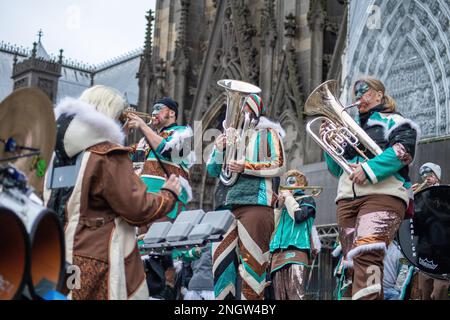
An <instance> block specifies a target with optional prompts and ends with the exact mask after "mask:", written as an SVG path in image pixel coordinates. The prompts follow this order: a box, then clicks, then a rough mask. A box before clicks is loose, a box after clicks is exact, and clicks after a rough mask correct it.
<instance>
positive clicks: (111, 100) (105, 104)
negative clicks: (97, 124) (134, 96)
mask: <svg viewBox="0 0 450 320" xmlns="http://www.w3.org/2000/svg"><path fill="white" fill-rule="evenodd" d="M80 100H81V101H84V102H87V103H89V104H91V105H93V106H94V107H95V109H96V110H97V111H98V112H101V113H103V114H104V115H106V116H108V117H109V118H112V119H117V118H118V117H119V115H120V114H121V113H122V111H123V110H124V109H125V107H127V105H128V103H127V102H126V100H125V99H124V97H123V96H122V94H121V93H120V92H119V91H117V90H116V89H113V88H110V87H107V86H102V85H96V86H93V87H91V88H89V89H86V90H85V91H84V92H83V93H82V94H81V97H80Z"/></svg>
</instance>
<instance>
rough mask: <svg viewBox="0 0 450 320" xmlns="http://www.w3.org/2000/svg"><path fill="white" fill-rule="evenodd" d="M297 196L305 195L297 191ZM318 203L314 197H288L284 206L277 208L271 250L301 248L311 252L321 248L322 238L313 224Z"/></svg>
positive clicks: (272, 251)
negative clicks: (298, 198)
mask: <svg viewBox="0 0 450 320" xmlns="http://www.w3.org/2000/svg"><path fill="white" fill-rule="evenodd" d="M294 195H295V196H302V195H304V193H303V192H297V193H295V194H294ZM315 212H316V203H315V201H314V199H313V198H312V197H308V198H304V199H300V200H299V201H298V202H297V201H296V200H295V199H294V197H293V196H289V197H286V199H285V204H284V207H283V208H281V209H275V229H274V233H273V236H272V240H271V241H270V252H271V253H274V252H275V251H277V250H286V249H300V250H306V251H308V252H309V254H310V258H311V251H312V250H320V240H319V238H318V235H317V231H316V230H315V228H314V226H313V224H314V219H315Z"/></svg>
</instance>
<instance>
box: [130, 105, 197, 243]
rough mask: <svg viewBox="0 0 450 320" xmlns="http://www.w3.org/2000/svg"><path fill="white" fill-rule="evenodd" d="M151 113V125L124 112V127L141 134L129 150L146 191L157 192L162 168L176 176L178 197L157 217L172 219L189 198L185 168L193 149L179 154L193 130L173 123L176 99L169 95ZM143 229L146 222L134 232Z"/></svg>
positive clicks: (164, 179)
mask: <svg viewBox="0 0 450 320" xmlns="http://www.w3.org/2000/svg"><path fill="white" fill-rule="evenodd" d="M152 116H153V121H152V123H151V125H152V127H154V128H153V129H152V127H150V126H148V125H147V124H146V123H145V122H144V120H142V119H141V118H140V117H138V116H137V115H135V114H133V113H131V114H129V115H128V118H129V121H128V123H127V125H128V128H138V129H139V130H140V131H141V132H142V134H143V135H144V137H143V138H142V139H141V140H140V141H139V143H138V144H137V147H136V149H135V150H134V152H133V153H132V160H133V162H134V163H139V164H141V169H140V170H139V173H140V177H141V179H142V181H144V182H145V184H146V185H147V191H148V192H158V191H159V190H160V189H161V186H162V185H163V184H164V182H165V181H166V179H167V176H166V172H165V170H166V171H167V172H168V173H169V174H175V175H177V176H178V177H180V182H181V185H182V192H181V194H180V197H179V201H177V202H176V204H175V207H174V208H173V210H172V211H170V212H169V213H168V214H167V215H166V216H165V217H163V218H161V219H159V220H158V221H159V222H160V221H173V220H175V218H176V217H177V215H178V214H179V213H180V212H181V211H183V210H185V208H186V204H187V203H188V202H189V201H190V200H191V199H192V190H191V186H190V185H189V168H190V167H191V166H192V164H193V161H192V158H190V157H191V155H192V154H193V153H188V154H183V151H184V150H183V147H184V146H185V142H187V143H190V139H191V138H192V136H193V133H192V129H191V128H190V127H187V126H180V125H178V124H177V122H176V121H177V117H178V103H177V102H176V101H174V100H173V99H171V98H167V97H165V98H162V99H158V100H156V101H155V103H154V105H153V112H152ZM150 145H151V148H150ZM155 153H156V154H155ZM158 158H159V159H158ZM162 166H164V168H163V167H162ZM164 169H165V170H164ZM147 231H148V226H147V227H144V228H141V229H140V230H139V231H138V234H139V235H140V236H141V237H142V236H143V235H145V233H146V232H147Z"/></svg>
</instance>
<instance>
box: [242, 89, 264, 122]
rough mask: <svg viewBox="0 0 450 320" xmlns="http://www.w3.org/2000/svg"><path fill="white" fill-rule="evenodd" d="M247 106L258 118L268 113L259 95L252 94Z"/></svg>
mask: <svg viewBox="0 0 450 320" xmlns="http://www.w3.org/2000/svg"><path fill="white" fill-rule="evenodd" d="M245 104H246V105H247V106H249V108H250V109H252V111H253V112H254V113H255V115H256V117H257V118H259V117H260V116H262V115H263V113H264V112H265V111H266V110H265V108H264V104H263V102H262V99H261V97H260V96H258V95H257V94H254V93H253V94H251V95H249V96H248V97H247V100H246V101H245Z"/></svg>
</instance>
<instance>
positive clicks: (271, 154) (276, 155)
mask: <svg viewBox="0 0 450 320" xmlns="http://www.w3.org/2000/svg"><path fill="white" fill-rule="evenodd" d="M252 147H253V146H252ZM254 148H255V153H254V156H253V159H249V158H246V159H245V168H244V174H248V175H252V176H260V177H268V178H270V177H278V176H280V175H281V174H282V173H283V171H284V168H285V160H284V149H283V143H282V141H281V139H280V137H279V136H278V134H277V133H276V131H275V130H273V129H267V130H261V131H260V132H258V137H257V139H256V146H254Z"/></svg>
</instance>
